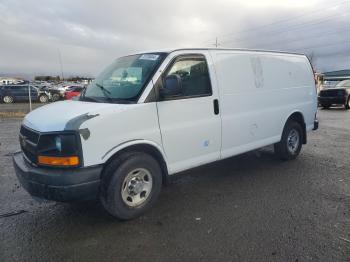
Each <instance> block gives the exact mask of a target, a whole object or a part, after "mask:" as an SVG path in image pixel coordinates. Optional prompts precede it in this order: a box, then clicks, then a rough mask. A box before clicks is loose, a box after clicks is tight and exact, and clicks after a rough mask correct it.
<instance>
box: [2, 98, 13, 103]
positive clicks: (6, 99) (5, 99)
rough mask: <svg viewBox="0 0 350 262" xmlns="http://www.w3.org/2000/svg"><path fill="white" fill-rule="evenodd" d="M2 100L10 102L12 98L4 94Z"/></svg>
mask: <svg viewBox="0 0 350 262" xmlns="http://www.w3.org/2000/svg"><path fill="white" fill-rule="evenodd" d="M4 102H5V103H11V102H12V98H11V97H9V96H5V97H4Z"/></svg>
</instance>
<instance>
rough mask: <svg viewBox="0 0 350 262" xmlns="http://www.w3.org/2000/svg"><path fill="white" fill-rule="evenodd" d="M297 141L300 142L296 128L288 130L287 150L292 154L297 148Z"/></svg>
mask: <svg viewBox="0 0 350 262" xmlns="http://www.w3.org/2000/svg"><path fill="white" fill-rule="evenodd" d="M299 143H300V135H299V132H298V131H297V130H296V129H292V130H290V132H289V134H288V137H287V148H288V151H289V152H290V153H292V154H295V152H296V151H297V150H298V147H299Z"/></svg>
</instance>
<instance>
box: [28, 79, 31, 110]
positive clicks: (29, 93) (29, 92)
mask: <svg viewBox="0 0 350 262" xmlns="http://www.w3.org/2000/svg"><path fill="white" fill-rule="evenodd" d="M30 88H31V86H30V83H29V81H28V98H29V112H31V111H32V96H31V95H32V94H31V90H30Z"/></svg>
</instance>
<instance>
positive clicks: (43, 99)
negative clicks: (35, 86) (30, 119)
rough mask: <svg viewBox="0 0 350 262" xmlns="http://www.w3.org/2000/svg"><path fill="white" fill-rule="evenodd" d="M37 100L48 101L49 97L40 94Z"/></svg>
mask: <svg viewBox="0 0 350 262" xmlns="http://www.w3.org/2000/svg"><path fill="white" fill-rule="evenodd" d="M39 101H40V103H47V102H48V101H49V97H48V96H47V95H40V96H39Z"/></svg>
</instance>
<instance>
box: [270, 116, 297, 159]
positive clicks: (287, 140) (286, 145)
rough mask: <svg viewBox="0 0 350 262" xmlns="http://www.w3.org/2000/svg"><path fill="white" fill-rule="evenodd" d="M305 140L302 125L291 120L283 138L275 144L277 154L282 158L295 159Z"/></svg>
mask: <svg viewBox="0 0 350 262" xmlns="http://www.w3.org/2000/svg"><path fill="white" fill-rule="evenodd" d="M302 141H303V131H302V127H301V125H300V124H299V123H298V122H295V121H289V122H287V124H286V126H285V127H284V129H283V133H282V139H281V141H280V142H278V143H276V144H275V145H274V147H275V154H276V155H277V156H278V157H279V158H281V159H282V160H292V159H295V158H296V157H297V156H298V155H299V153H300V150H301V147H302Z"/></svg>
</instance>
